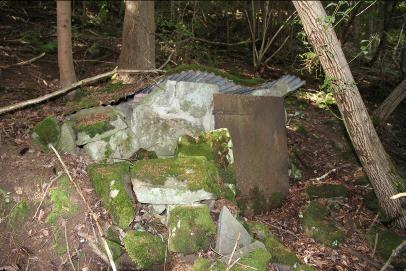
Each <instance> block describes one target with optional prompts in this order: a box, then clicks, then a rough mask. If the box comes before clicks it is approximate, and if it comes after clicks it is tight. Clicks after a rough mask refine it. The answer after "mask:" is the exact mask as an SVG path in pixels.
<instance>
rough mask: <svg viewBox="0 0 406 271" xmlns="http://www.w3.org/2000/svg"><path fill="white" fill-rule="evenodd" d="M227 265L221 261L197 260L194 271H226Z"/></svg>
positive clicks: (193, 267)
mask: <svg viewBox="0 0 406 271" xmlns="http://www.w3.org/2000/svg"><path fill="white" fill-rule="evenodd" d="M225 270H226V265H225V264H224V263H222V262H220V261H215V262H211V261H209V260H208V259H205V258H199V259H197V260H196V261H195V262H194V263H193V266H192V271H225Z"/></svg>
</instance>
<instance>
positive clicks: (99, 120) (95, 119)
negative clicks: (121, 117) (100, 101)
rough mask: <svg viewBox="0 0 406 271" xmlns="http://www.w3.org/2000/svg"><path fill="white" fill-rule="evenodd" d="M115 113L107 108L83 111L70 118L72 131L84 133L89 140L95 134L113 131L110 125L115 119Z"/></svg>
mask: <svg viewBox="0 0 406 271" xmlns="http://www.w3.org/2000/svg"><path fill="white" fill-rule="evenodd" d="M117 114H118V113H117V112H116V111H115V110H114V109H113V108H109V107H95V108H90V109H84V110H81V111H79V112H78V113H76V114H75V115H73V116H72V122H73V129H74V130H75V132H77V133H85V134H87V135H89V136H90V137H91V138H92V137H94V136H96V135H97V134H102V133H104V132H107V131H110V130H113V129H114V128H115V127H114V126H113V125H112V124H111V122H112V121H114V120H116V119H117Z"/></svg>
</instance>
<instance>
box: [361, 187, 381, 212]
mask: <svg viewBox="0 0 406 271" xmlns="http://www.w3.org/2000/svg"><path fill="white" fill-rule="evenodd" d="M364 205H365V207H366V208H367V209H368V210H370V211H372V212H374V213H378V212H379V202H378V198H377V197H376V195H375V192H374V191H370V192H368V193H367V194H366V195H365V196H364Z"/></svg>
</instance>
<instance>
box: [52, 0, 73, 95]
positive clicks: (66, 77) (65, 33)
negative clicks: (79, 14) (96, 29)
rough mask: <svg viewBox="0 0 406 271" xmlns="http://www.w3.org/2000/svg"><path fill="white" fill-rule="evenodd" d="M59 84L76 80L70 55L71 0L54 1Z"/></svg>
mask: <svg viewBox="0 0 406 271" xmlns="http://www.w3.org/2000/svg"><path fill="white" fill-rule="evenodd" d="M56 14H57V35H58V66H59V84H60V85H61V87H66V86H70V85H72V84H73V83H75V82H76V75H75V67H74V66H73V56H72V32H71V30H72V28H71V1H56Z"/></svg>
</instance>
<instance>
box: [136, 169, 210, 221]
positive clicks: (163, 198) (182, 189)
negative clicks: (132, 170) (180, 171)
mask: <svg viewBox="0 0 406 271" xmlns="http://www.w3.org/2000/svg"><path fill="white" fill-rule="evenodd" d="M132 185H133V190H134V193H135V195H136V197H137V200H138V201H139V202H141V203H149V204H153V205H154V206H155V205H157V204H159V205H177V204H193V203H195V202H199V201H202V200H208V199H214V198H215V196H214V195H213V194H212V193H209V192H206V191H205V190H203V189H199V190H196V191H191V190H189V189H188V187H187V184H186V183H185V182H181V181H178V180H177V179H176V178H173V177H168V178H167V180H166V181H165V183H164V184H163V185H162V186H156V185H152V184H149V183H145V182H142V181H139V180H138V179H133V180H132ZM159 209H161V208H159ZM164 210H165V208H164ZM162 211H163V210H162ZM161 213H162V212H161Z"/></svg>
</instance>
